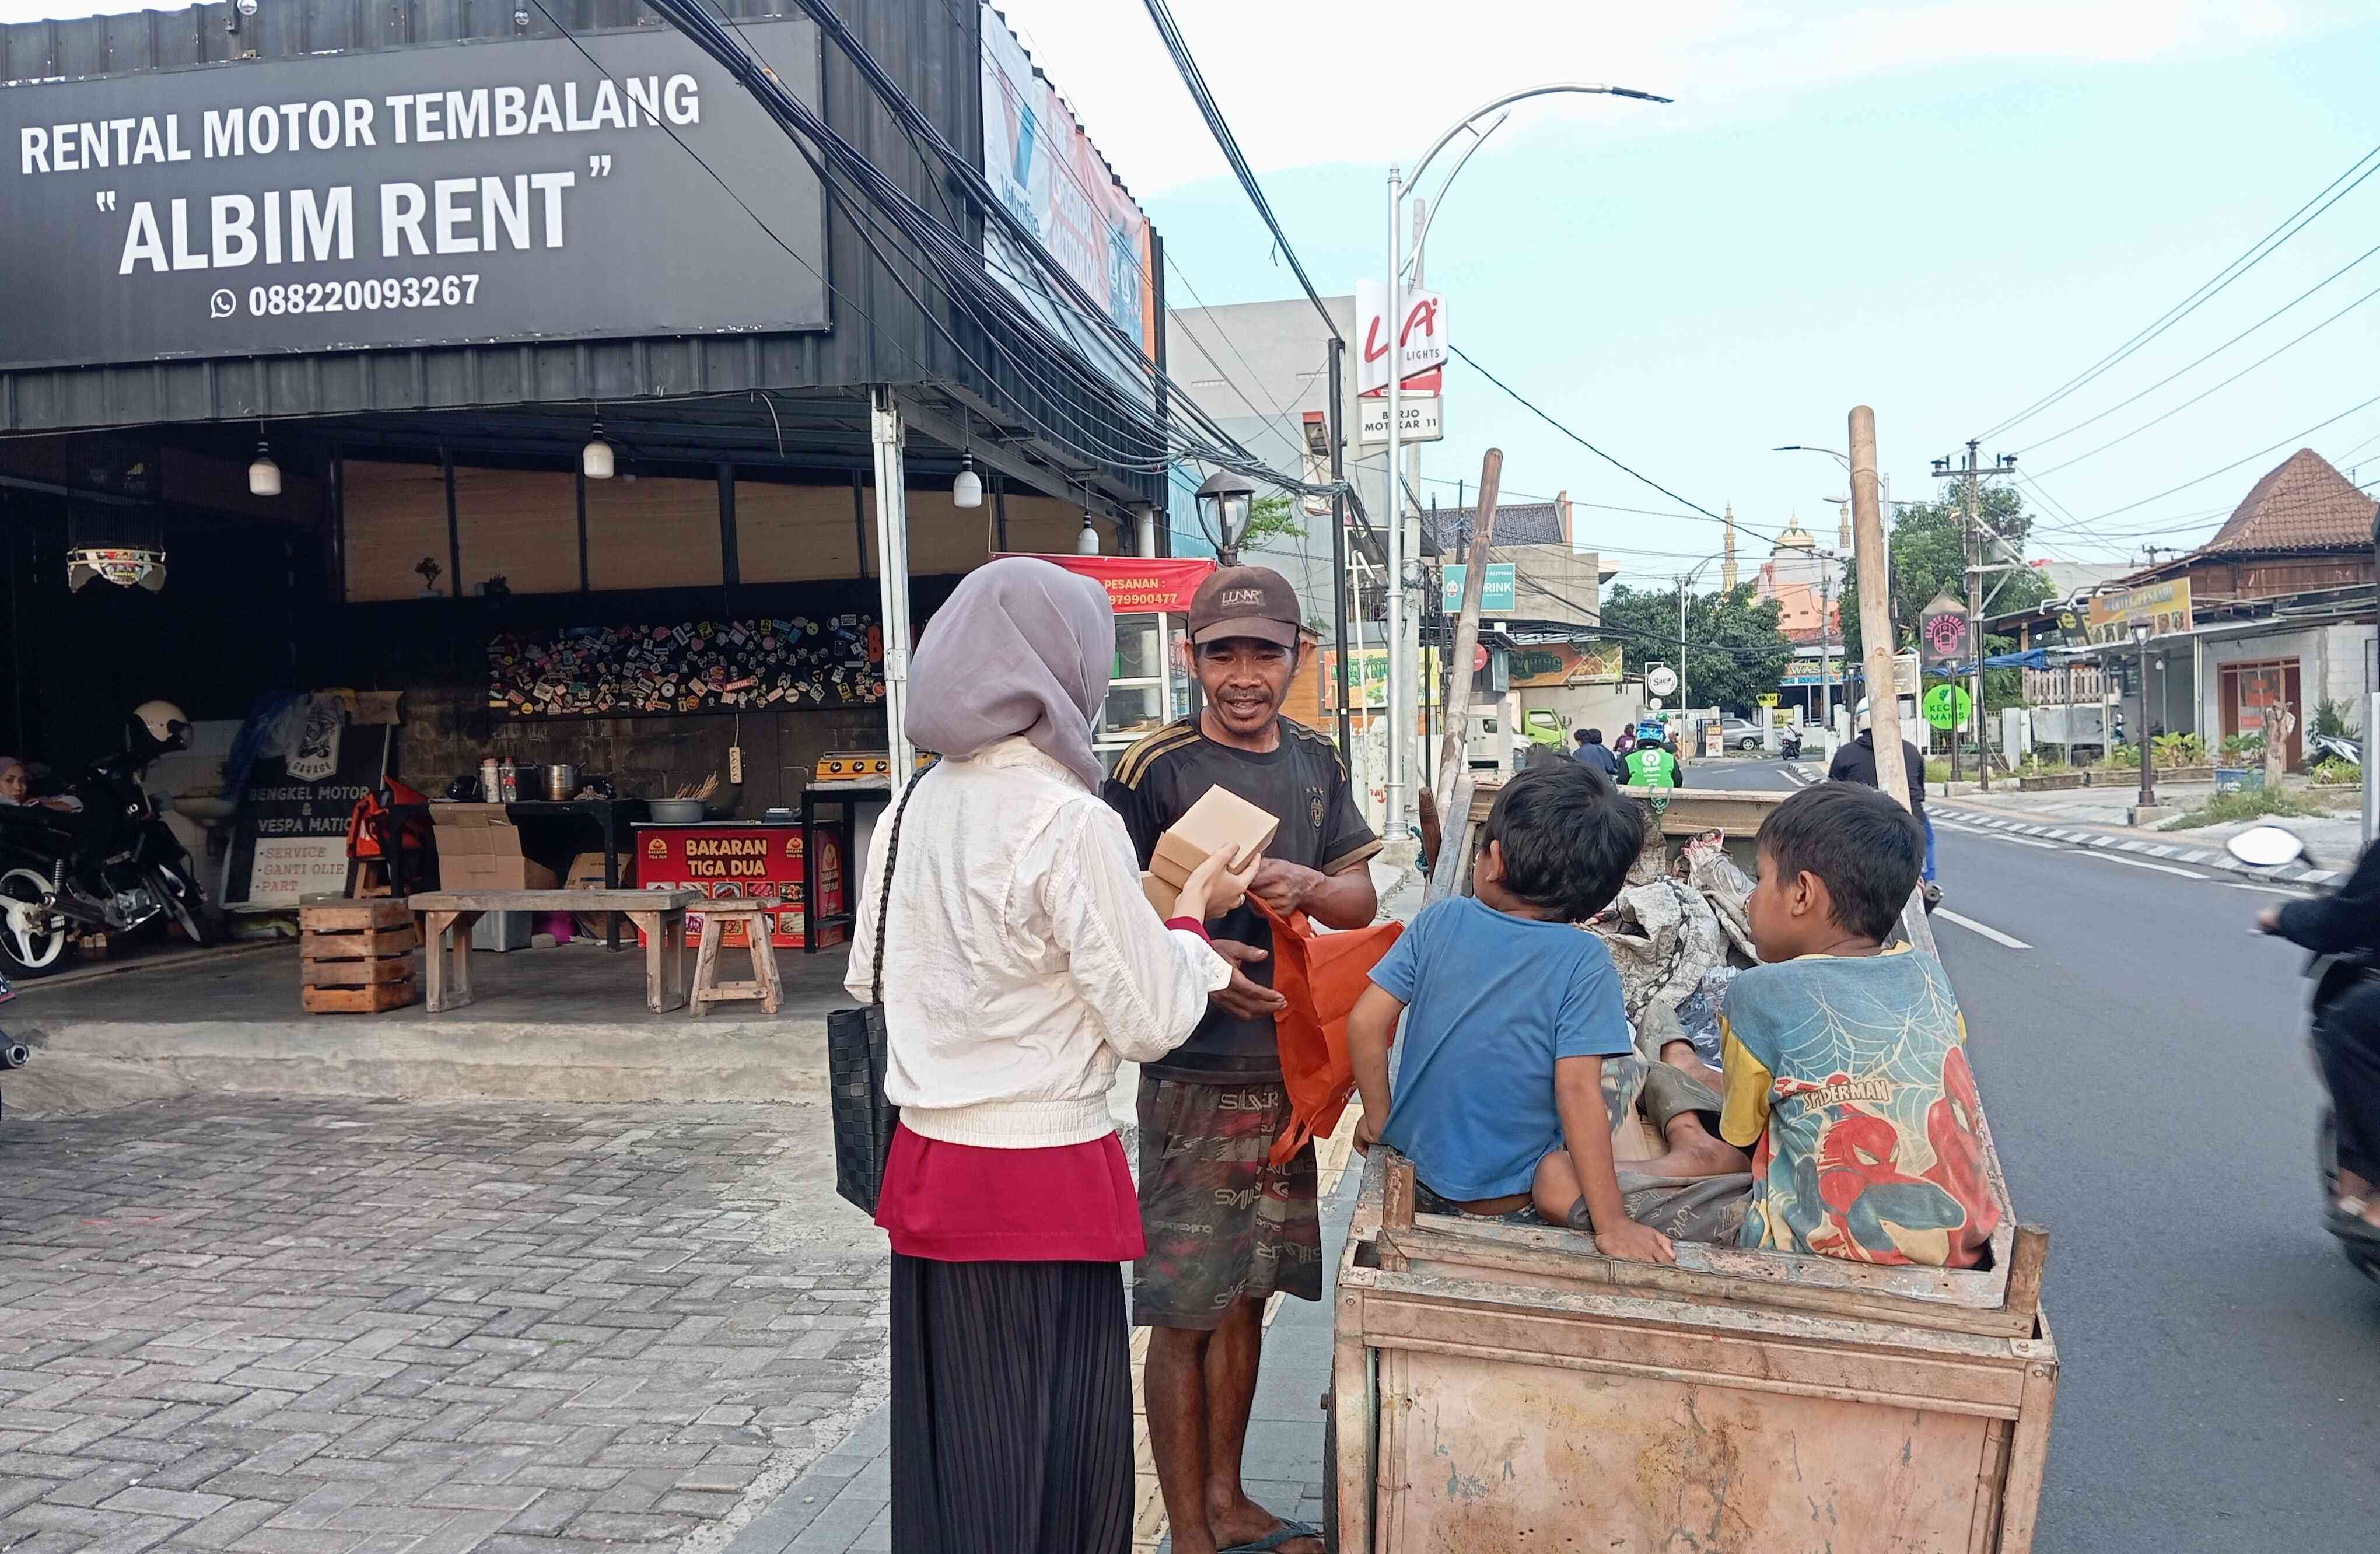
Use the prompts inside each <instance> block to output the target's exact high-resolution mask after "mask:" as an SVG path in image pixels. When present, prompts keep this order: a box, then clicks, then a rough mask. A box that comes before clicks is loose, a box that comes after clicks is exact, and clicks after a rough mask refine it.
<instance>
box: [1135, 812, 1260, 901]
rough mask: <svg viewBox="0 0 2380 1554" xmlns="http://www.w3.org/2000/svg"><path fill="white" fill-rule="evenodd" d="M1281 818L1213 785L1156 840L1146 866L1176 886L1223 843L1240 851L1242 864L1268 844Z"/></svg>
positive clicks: (1243, 865) (1181, 883) (1223, 845)
mask: <svg viewBox="0 0 2380 1554" xmlns="http://www.w3.org/2000/svg"><path fill="white" fill-rule="evenodd" d="M1279 830H1281V822H1280V821H1279V820H1278V819H1274V818H1273V817H1272V816H1270V815H1268V814H1266V813H1265V812H1264V811H1263V810H1261V809H1259V808H1257V807H1256V806H1255V805H1253V804H1250V803H1249V802H1248V801H1247V800H1246V799H1245V798H1242V797H1241V796H1240V795H1237V794H1235V793H1233V792H1232V791H1231V790H1230V789H1228V788H1223V787H1220V786H1218V787H1212V788H1208V790H1207V791H1206V792H1205V793H1204V794H1202V795H1199V798H1198V802H1197V803H1196V804H1194V805H1192V806H1191V807H1189V809H1188V810H1187V811H1185V812H1184V814H1183V817H1182V818H1181V819H1178V820H1176V821H1174V822H1173V824H1172V825H1171V826H1170V827H1168V828H1167V829H1166V832H1165V834H1164V835H1162V836H1160V837H1159V838H1158V839H1157V851H1156V855H1155V856H1153V857H1151V858H1150V859H1149V860H1148V870H1149V872H1150V873H1152V874H1154V875H1156V876H1157V877H1158V878H1159V879H1160V880H1164V881H1165V882H1166V883H1167V884H1169V885H1172V887H1173V888H1174V889H1175V890H1177V891H1178V890H1180V889H1181V888H1182V887H1183V886H1184V885H1186V884H1188V883H1189V882H1190V875H1191V872H1192V871H1193V870H1194V869H1196V868H1197V867H1198V866H1199V865H1200V864H1202V863H1205V862H1206V861H1207V859H1208V857H1209V856H1212V855H1213V854H1215V853H1217V852H1219V851H1220V850H1221V849H1223V848H1225V847H1231V846H1236V847H1238V848H1239V849H1240V865H1241V867H1242V868H1245V867H1246V866H1247V863H1248V860H1249V859H1251V858H1253V857H1255V856H1257V854H1259V853H1262V852H1263V851H1264V850H1265V849H1266V848H1267V847H1269V846H1271V845H1272V839H1273V833H1274V832H1278V831H1279Z"/></svg>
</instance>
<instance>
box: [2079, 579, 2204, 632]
mask: <svg viewBox="0 0 2380 1554" xmlns="http://www.w3.org/2000/svg"><path fill="white" fill-rule="evenodd" d="M2190 609H2191V605H2190V579H2189V578H2187V577H2176V578H2173V579H2172V580H2171V581H2169V582H2163V583H2146V584H2143V585H2142V586H2141V587H2139V588H2136V589H2117V590H2115V591H2114V592H2112V593H2103V594H2095V595H2093V596H2092V599H2091V612H2090V613H2089V614H2088V615H2087V616H2086V617H2084V620H2083V640H2084V641H2086V642H2089V643H2090V644H2092V645H2093V646H2094V647H2108V646H2114V645H2117V644H2126V645H2129V644H2130V643H2131V639H2132V624H2133V623H2134V622H2135V621H2145V622H2147V623H2148V627H2149V635H2150V636H2151V637H2169V636H2172V635H2173V634H2175V633H2176V632H2187V631H2189V630H2190Z"/></svg>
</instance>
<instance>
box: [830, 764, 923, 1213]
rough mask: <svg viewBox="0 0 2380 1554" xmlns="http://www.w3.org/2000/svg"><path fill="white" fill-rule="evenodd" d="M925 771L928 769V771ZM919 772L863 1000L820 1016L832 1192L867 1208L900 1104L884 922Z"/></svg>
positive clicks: (881, 895) (897, 832)
mask: <svg viewBox="0 0 2380 1554" xmlns="http://www.w3.org/2000/svg"><path fill="white" fill-rule="evenodd" d="M929 770H930V769H929ZM924 778H925V773H924V772H922V771H921V772H919V773H918V774H917V776H916V777H914V778H912V779H910V782H909V786H908V789H907V791H906V792H905V793H903V794H902V795H901V802H900V803H899V804H897V805H895V806H893V807H892V840H891V841H890V842H889V843H887V844H885V848H884V881H883V884H882V886H881V887H880V890H879V892H878V894H877V898H876V959H875V961H874V962H873V963H872V966H871V972H872V976H871V984H872V985H871V986H870V987H869V988H868V1002H867V1003H866V1004H865V1005H864V1006H863V1007H861V1008H858V1009H837V1010H833V1011H832V1012H830V1013H829V1014H828V1015H827V1017H826V1082H827V1106H828V1111H829V1112H830V1114H831V1116H832V1121H833V1124H834V1190H835V1193H836V1195H837V1196H840V1197H841V1198H842V1199H843V1200H844V1202H845V1203H848V1204H850V1205H851V1206H852V1207H853V1208H856V1209H858V1210H860V1211H861V1212H862V1213H865V1214H871V1215H872V1214H874V1213H875V1212H876V1199H877V1196H878V1195H879V1194H880V1193H881V1192H882V1191H883V1190H884V1157H885V1156H886V1155H887V1154H888V1153H890V1152H891V1150H892V1129H893V1127H894V1125H895V1124H897V1123H899V1122H900V1121H901V1109H900V1108H899V1107H897V1106H894V1105H893V1104H892V1102H891V1101H889V1100H887V1099H885V1098H884V1057H885V1045H884V1043H885V1038H884V925H885V922H886V921H887V920H888V919H889V918H890V917H892V866H893V865H894V864H895V863H897V862H898V861H899V860H900V857H901V820H902V818H903V817H904V816H905V815H907V814H908V812H909V798H910V795H913V794H915V793H916V792H917V784H918V783H920V782H922V781H923V780H924Z"/></svg>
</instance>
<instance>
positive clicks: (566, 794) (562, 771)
mask: <svg viewBox="0 0 2380 1554" xmlns="http://www.w3.org/2000/svg"><path fill="white" fill-rule="evenodd" d="M538 772H539V775H540V776H541V777H542V778H543V779H544V782H545V796H546V797H547V798H549V799H552V800H553V802H554V803H556V804H562V803H566V802H568V801H569V800H571V799H574V798H577V796H578V769H577V767H575V766H540V767H539V768H538Z"/></svg>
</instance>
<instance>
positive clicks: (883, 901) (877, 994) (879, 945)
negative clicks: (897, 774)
mask: <svg viewBox="0 0 2380 1554" xmlns="http://www.w3.org/2000/svg"><path fill="white" fill-rule="evenodd" d="M940 765H941V757H940V756H937V757H935V758H934V759H933V760H931V761H930V762H929V763H927V765H926V766H925V768H924V769H923V770H921V771H919V772H918V773H917V775H916V776H915V777H912V778H910V779H909V785H908V786H907V787H905V788H904V789H902V790H901V802H900V803H898V804H896V805H894V806H893V807H892V841H891V842H889V843H887V844H886V845H885V848H884V883H883V886H882V888H881V889H880V891H879V892H878V893H877V897H876V958H875V960H874V961H872V962H870V963H869V969H870V976H869V978H868V1002H870V1003H882V1002H884V925H885V922H886V920H887V919H889V918H890V917H892V866H893V865H894V864H895V863H897V862H899V861H900V858H901V821H902V819H903V818H904V817H905V816H906V815H907V814H908V813H909V800H910V799H911V798H912V797H913V796H915V795H916V794H917V784H918V783H922V782H924V781H925V780H926V773H927V772H928V771H932V770H933V769H934V768H935V767H937V766H940Z"/></svg>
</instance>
